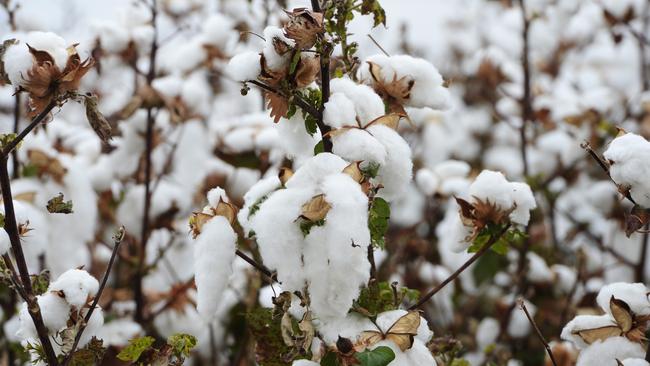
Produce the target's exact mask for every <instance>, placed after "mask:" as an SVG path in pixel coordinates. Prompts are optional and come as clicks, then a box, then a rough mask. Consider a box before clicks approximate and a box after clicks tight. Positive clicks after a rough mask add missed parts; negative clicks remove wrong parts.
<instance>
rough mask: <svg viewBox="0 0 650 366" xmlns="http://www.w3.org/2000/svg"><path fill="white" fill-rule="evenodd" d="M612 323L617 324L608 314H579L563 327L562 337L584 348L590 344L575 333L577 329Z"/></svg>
mask: <svg viewBox="0 0 650 366" xmlns="http://www.w3.org/2000/svg"><path fill="white" fill-rule="evenodd" d="M611 325H616V322H615V321H614V319H613V318H612V317H611V316H609V315H607V314H605V315H578V316H576V317H575V318H573V320H571V321H570V322H568V323H567V324H566V325H565V326H564V328H563V329H562V334H561V337H562V339H564V340H567V341H571V342H573V343H574V344H575V345H576V346H577V347H578V348H581V349H584V348H586V347H588V346H589V345H588V344H587V343H586V342H585V341H584V340H583V339H582V337H580V336H579V335H577V334H575V333H576V332H577V331H580V330H583V329H594V328H600V327H607V326H611Z"/></svg>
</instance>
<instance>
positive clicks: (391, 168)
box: [366, 125, 413, 201]
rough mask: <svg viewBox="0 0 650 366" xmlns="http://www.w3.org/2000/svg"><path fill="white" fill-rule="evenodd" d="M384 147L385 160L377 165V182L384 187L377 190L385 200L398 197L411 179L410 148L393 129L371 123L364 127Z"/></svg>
mask: <svg viewBox="0 0 650 366" xmlns="http://www.w3.org/2000/svg"><path fill="white" fill-rule="evenodd" d="M366 130H367V131H368V132H370V134H371V135H372V136H373V137H374V138H375V139H377V140H378V141H379V142H380V143H381V144H383V145H384V148H385V149H386V162H385V163H384V165H382V166H380V167H379V172H378V174H377V178H376V180H377V182H378V183H381V184H382V185H383V186H384V188H382V189H381V190H380V191H379V195H380V196H381V197H384V198H386V199H387V200H389V201H390V200H393V199H395V198H398V197H399V196H400V195H401V194H402V193H403V192H404V190H405V188H406V186H407V185H408V184H409V182H410V181H411V177H412V173H413V162H412V161H411V148H410V147H409V145H408V144H407V143H406V141H404V139H403V138H402V137H401V136H400V135H399V134H398V133H397V132H395V130H393V129H391V128H390V127H387V126H383V125H372V126H370V127H368V128H367V129H366Z"/></svg>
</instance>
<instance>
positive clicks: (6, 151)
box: [1, 100, 57, 158]
mask: <svg viewBox="0 0 650 366" xmlns="http://www.w3.org/2000/svg"><path fill="white" fill-rule="evenodd" d="M56 105H57V102H56V101H55V100H53V101H51V102H50V104H48V105H47V107H45V109H43V111H42V112H41V113H39V114H38V115H37V116H36V117H35V118H34V119H33V120H32V122H31V123H30V124H29V125H28V126H27V127H26V128H25V129H24V130H22V131H21V132H20V133H19V134H18V135H17V136H16V138H14V139H13V140H11V141H10V142H9V143H7V145H6V146H5V147H4V148H3V149H2V156H1V157H2V158H6V157H8V156H9V154H11V151H13V149H15V148H16V146H18V144H20V143H21V142H22V141H23V139H25V137H26V136H27V135H28V134H29V133H30V132H32V130H33V129H34V128H36V126H38V125H39V124H40V123H41V122H43V120H44V119H45V117H47V116H48V115H49V114H50V112H51V111H52V109H54V107H56Z"/></svg>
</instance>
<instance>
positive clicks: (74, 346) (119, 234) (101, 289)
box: [63, 226, 125, 366]
mask: <svg viewBox="0 0 650 366" xmlns="http://www.w3.org/2000/svg"><path fill="white" fill-rule="evenodd" d="M124 234H125V231H124V226H122V227H120V229H119V230H118V232H117V233H116V234H115V236H113V252H112V253H111V258H110V259H109V261H108V266H107V267H106V271H105V272H104V277H103V278H102V283H101V284H100V285H99V289H98V290H97V294H96V295H95V299H94V300H93V302H92V304H91V305H90V308H89V310H88V312H87V313H86V316H85V317H84V319H83V323H82V324H81V327H80V328H79V331H78V332H77V335H76V336H75V338H74V343H73V344H72V348H71V349H70V352H68V355H67V356H66V358H65V360H64V361H63V366H66V365H67V364H68V363H69V362H70V360H71V359H72V355H73V354H74V351H75V350H76V349H77V346H78V345H79V340H80V339H81V336H82V335H83V332H84V330H86V327H87V326H88V321H90V318H91V316H92V315H93V312H94V311H95V309H96V308H97V304H98V303H99V299H100V298H101V297H102V293H103V292H104V287H106V282H107V281H108V276H109V275H110V273H111V269H112V268H113V263H114V262H115V258H116V257H117V252H118V251H119V249H120V244H121V243H122V240H123V239H124Z"/></svg>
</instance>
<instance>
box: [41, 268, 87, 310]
mask: <svg viewBox="0 0 650 366" xmlns="http://www.w3.org/2000/svg"><path fill="white" fill-rule="evenodd" d="M98 288H99V283H98V282H97V280H96V279H95V277H93V276H91V275H90V274H89V273H88V272H86V271H84V270H82V269H70V270H68V271H66V272H64V273H63V274H62V275H60V276H59V277H58V278H57V279H56V281H54V282H52V283H50V286H49V287H48V291H54V292H57V291H60V292H62V293H63V297H64V298H65V301H67V302H68V303H69V304H70V305H72V306H74V307H75V308H77V309H81V307H82V306H84V305H85V304H86V303H87V301H88V299H89V298H92V297H94V296H95V294H97V290H98Z"/></svg>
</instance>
